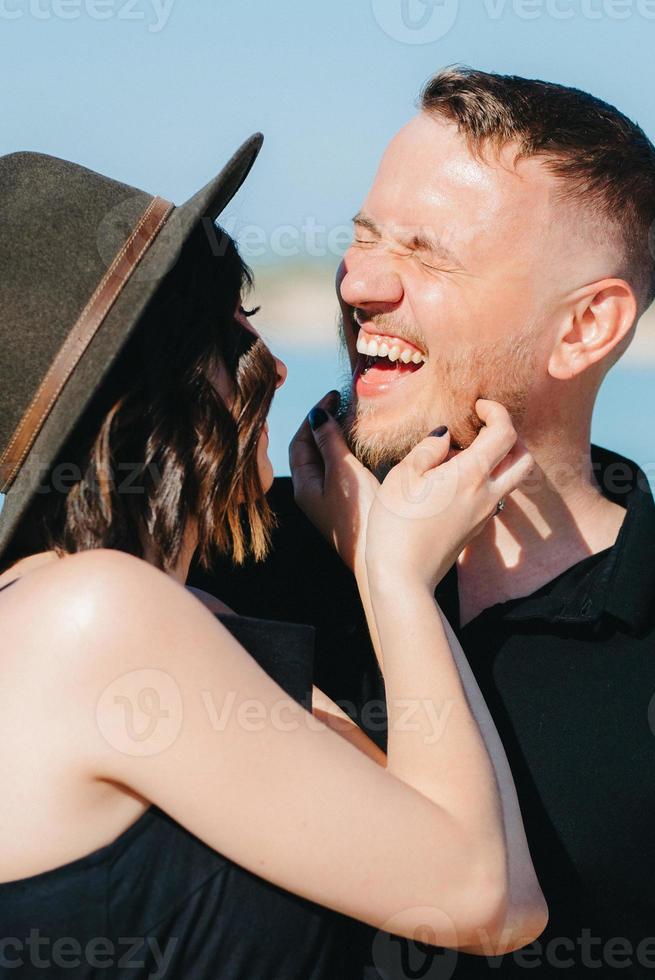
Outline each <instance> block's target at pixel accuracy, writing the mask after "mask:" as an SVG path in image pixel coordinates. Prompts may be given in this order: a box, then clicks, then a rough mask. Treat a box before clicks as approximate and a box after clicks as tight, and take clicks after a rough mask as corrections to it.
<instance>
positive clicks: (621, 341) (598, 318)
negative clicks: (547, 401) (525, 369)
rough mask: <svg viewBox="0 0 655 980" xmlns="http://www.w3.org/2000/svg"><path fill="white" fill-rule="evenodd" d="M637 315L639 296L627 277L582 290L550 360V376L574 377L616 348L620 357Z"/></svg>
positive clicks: (577, 296) (616, 355) (574, 301)
mask: <svg viewBox="0 0 655 980" xmlns="http://www.w3.org/2000/svg"><path fill="white" fill-rule="evenodd" d="M636 318H637V300H636V299H635V294H634V292H633V291H632V288H631V287H630V286H629V284H628V283H627V282H625V281H624V280H623V279H602V280H600V281H599V282H594V283H591V284H590V285H588V286H585V287H584V288H583V289H581V290H578V292H577V293H576V294H575V295H574V297H573V301H572V303H571V305H570V306H569V308H568V311H567V317H566V322H565V323H563V325H562V328H561V330H560V332H559V334H558V337H557V343H556V345H555V347H554V348H553V352H552V354H551V357H550V360H549V362H548V372H549V374H550V376H551V377H553V378H557V379H558V380H560V381H564V380H567V379H569V378H574V377H576V375H579V374H582V372H583V371H586V370H587V368H589V367H590V366H591V365H592V364H596V363H597V362H598V361H602V360H603V358H606V357H607V356H608V355H609V354H611V353H612V352H614V357H613V358H612V362H613V361H614V360H616V359H617V358H618V357H619V356H620V355H621V354H622V353H623V352H624V350H625V349H626V348H627V347H628V345H629V343H630V340H631V337H632V328H633V326H634V324H635V320H636Z"/></svg>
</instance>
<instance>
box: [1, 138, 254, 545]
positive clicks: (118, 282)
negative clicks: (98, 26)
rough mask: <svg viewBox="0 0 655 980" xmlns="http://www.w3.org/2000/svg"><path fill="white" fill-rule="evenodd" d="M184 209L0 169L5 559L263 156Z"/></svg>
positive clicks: (144, 196)
mask: <svg viewBox="0 0 655 980" xmlns="http://www.w3.org/2000/svg"><path fill="white" fill-rule="evenodd" d="M262 142H263V137H262V135H261V134H260V133H256V134H255V135H254V136H251V137H250V139H248V140H247V141H246V142H245V143H244V144H243V145H242V146H241V147H240V148H239V149H238V150H237V152H236V153H235V154H234V156H233V157H232V158H231V159H230V160H229V162H228V163H227V164H226V165H225V166H224V167H223V169H222V170H221V172H220V173H219V174H218V176H217V177H215V178H214V179H213V180H211V181H210V182H209V183H208V184H206V185H205V186H204V187H203V188H202V189H201V190H199V191H198V192H197V193H196V194H195V195H194V196H193V197H191V198H190V199H189V200H188V201H187V202H186V203H185V204H182V205H180V206H179V207H175V206H174V205H173V204H171V203H170V202H168V201H166V200H164V199H163V198H160V197H157V196H154V195H152V194H148V193H147V192H145V191H142V190H139V189H137V188H135V187H130V186H129V185H127V184H124V183H121V182H120V181H116V180H112V179H111V178H109V177H105V176H103V175H101V174H98V173H95V172H94V171H92V170H88V169H86V168H85V167H82V166H79V165H78V164H75V163H71V162H69V161H67V160H61V159H58V158H56V157H52V156H48V155H46V154H41V153H32V152H19V153H11V154H8V155H7V156H3V157H0V345H1V347H0V349H1V354H0V493H2V494H4V500H1V499H0V503H1V504H2V510H1V511H0V555H1V554H2V552H3V551H4V550H5V549H6V547H7V545H8V543H9V541H10V540H11V536H12V533H13V532H14V531H15V530H16V527H17V525H18V523H19V521H20V519H21V517H22V516H23V514H24V513H25V511H26V510H27V508H28V507H29V505H30V503H31V502H32V500H33V498H34V495H35V493H36V492H37V491H38V490H39V488H41V492H42V486H41V480H42V478H43V474H44V473H46V472H48V471H49V470H50V468H51V467H52V465H53V463H54V462H55V461H56V459H57V456H58V454H59V453H60V451H61V449H62V447H63V446H64V444H65V442H66V439H67V438H68V437H69V435H70V434H71V433H72V431H73V429H74V427H75V425H76V423H77V421H78V420H79V419H80V418H81V416H82V414H83V412H84V410H85V408H86V407H87V405H88V404H89V403H90V402H91V400H92V398H93V395H94V393H95V392H96V391H97V389H98V387H99V385H100V384H101V382H102V380H103V379H104V378H105V376H106V375H107V373H108V372H109V370H110V368H111V366H112V364H113V363H114V362H115V360H116V358H117V357H118V355H119V353H120V351H121V350H122V348H123V347H124V345H125V344H126V342H127V340H128V339H129V337H130V336H131V335H132V334H133V333H134V331H135V329H136V328H137V326H138V322H139V319H140V317H141V314H142V313H143V311H144V310H145V308H146V306H147V304H148V303H149V302H150V301H151V300H152V298H153V297H154V295H155V294H156V292H157V290H158V288H159V287H160V285H161V282H162V280H163V278H164V276H165V275H166V274H167V273H168V272H169V271H170V270H171V269H172V268H173V267H174V265H175V262H176V261H177V258H178V256H179V253H180V250H181V248H182V246H183V245H184V243H185V241H186V240H187V239H188V238H189V236H190V235H191V233H192V232H193V230H194V229H195V228H196V227H197V226H198V225H199V224H200V223H203V222H210V225H208V227H211V228H213V222H214V221H215V220H216V218H218V216H219V215H220V213H221V212H222V211H223V209H224V208H225V207H226V205H227V204H228V203H229V202H230V200H231V199H232V197H233V196H234V195H235V194H236V192H237V191H238V189H239V188H240V187H241V184H242V183H243V181H244V180H245V178H246V177H247V175H248V172H249V171H250V168H251V167H252V165H253V163H254V161H255V158H256V157H257V154H258V153H259V150H260V148H261V145H262Z"/></svg>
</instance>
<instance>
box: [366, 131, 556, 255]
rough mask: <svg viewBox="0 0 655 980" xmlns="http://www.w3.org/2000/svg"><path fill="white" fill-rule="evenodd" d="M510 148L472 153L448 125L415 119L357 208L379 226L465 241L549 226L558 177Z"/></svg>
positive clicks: (386, 157)
mask: <svg viewBox="0 0 655 980" xmlns="http://www.w3.org/2000/svg"><path fill="white" fill-rule="evenodd" d="M515 156H516V149H515V148H514V147H507V148H506V149H505V150H503V151H502V153H501V154H495V153H491V152H489V153H486V154H484V155H482V156H478V155H476V154H474V153H473V152H472V151H471V150H470V148H469V147H468V145H467V142H466V140H465V139H464V137H462V136H461V135H460V134H459V133H458V131H457V127H456V126H455V124H454V123H449V122H446V121H442V120H440V119H438V118H435V117H432V116H428V115H427V114H426V113H419V115H418V116H416V117H415V118H414V119H412V120H411V121H410V122H409V123H408V124H407V125H406V126H404V127H403V129H401V130H400V132H399V133H397V135H396V136H395V137H394V138H393V139H392V141H391V143H390V144H389V146H388V147H387V149H386V151H385V153H384V156H383V158H382V161H381V163H380V167H379V169H378V172H377V175H376V177H375V180H374V182H373V185H372V187H371V190H370V193H369V194H368V196H367V198H366V201H365V204H364V207H363V210H364V211H365V212H366V214H368V215H370V216H371V217H373V218H374V219H375V221H376V222H378V223H379V224H380V225H384V226H387V227H391V226H392V225H394V224H397V225H402V226H411V225H417V226H418V225H422V226H424V227H425V226H428V227H432V228H433V231H434V234H435V235H437V236H438V237H440V238H442V239H443V238H444V237H446V236H447V235H448V234H450V235H451V236H452V237H453V241H454V240H455V239H458V240H461V241H462V242H466V241H467V240H469V239H472V238H474V237H475V235H476V234H485V235H492V237H494V238H495V237H503V236H504V235H505V234H517V233H519V234H522V237H523V234H527V233H529V230H530V229H532V230H533V231H534V232H536V231H537V229H538V226H539V225H541V224H543V223H550V221H551V219H552V212H553V208H554V207H555V206H556V191H557V183H556V179H555V178H554V177H553V176H552V175H551V174H550V173H549V172H548V170H547V168H546V167H545V166H544V163H543V161H541V160H539V159H536V158H532V159H522V160H519V161H518V162H516V161H515Z"/></svg>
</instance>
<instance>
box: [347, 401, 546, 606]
mask: <svg viewBox="0 0 655 980" xmlns="http://www.w3.org/2000/svg"><path fill="white" fill-rule="evenodd" d="M476 411H477V413H478V415H479V417H480V418H481V419H482V421H483V422H484V423H485V424H484V427H483V428H482V429H481V431H480V433H479V434H478V436H477V438H476V439H475V441H474V442H473V443H472V444H471V445H470V446H469V447H468V448H467V449H465V450H463V451H461V452H459V453H457V455H454V456H452V458H450V459H447V457H448V453H449V449H450V435H449V433H448V431H447V430H446V431H445V433H444V434H443V435H442V436H436V435H431V436H428V438H427V439H424V440H423V441H422V442H420V443H419V444H418V445H417V446H416V447H415V448H414V449H413V450H412V451H411V452H410V453H409V454H408V455H407V456H406V457H405V459H404V460H403V461H402V462H401V463H399V464H398V465H397V466H395V467H394V468H393V469H392V470H391V471H390V472H389V474H388V475H387V477H386V479H385V480H384V482H383V483H382V485H381V487H380V489H379V491H378V493H377V494H376V497H375V502H374V504H373V506H372V507H371V509H370V514H369V524H368V531H367V545H366V568H367V573H368V580H369V583H371V584H372V583H373V582H376V583H386V585H387V587H391V588H392V589H393V586H394V582H395V583H397V582H398V580H399V576H402V578H403V579H404V580H405V581H406V580H408V579H409V580H411V581H413V582H417V581H418V582H420V583H422V584H424V585H426V586H427V587H428V588H430V589H431V590H434V589H435V588H436V586H437V584H438V582H439V581H440V580H441V579H442V578H443V576H444V575H445V573H446V572H447V571H448V569H449V568H450V567H451V566H452V565H453V563H454V562H455V561H456V560H457V556H458V555H459V553H460V552H461V551H462V549H463V548H464V547H465V546H466V545H467V544H468V542H469V541H471V539H472V538H474V537H475V536H476V534H478V533H479V532H480V531H481V530H482V528H483V527H484V525H485V524H486V523H487V521H488V520H489V518H491V517H493V516H494V514H495V513H496V508H497V505H498V502H499V501H500V500H501V499H502V498H503V497H505V496H506V495H507V494H509V493H511V492H512V491H513V490H515V489H516V487H517V486H518V485H519V484H520V483H521V482H522V481H523V480H525V479H526V477H527V476H528V473H529V472H530V470H531V468H532V466H533V459H532V456H531V455H530V453H529V452H528V451H527V449H525V447H524V446H523V445H522V443H520V442H519V441H518V437H517V434H516V430H515V429H514V426H513V425H512V421H511V419H510V416H509V413H508V412H507V409H505V408H504V407H503V406H502V405H500V404H498V403H497V402H492V401H487V400H486V399H479V400H478V401H477V402H476ZM437 431H438V430H437Z"/></svg>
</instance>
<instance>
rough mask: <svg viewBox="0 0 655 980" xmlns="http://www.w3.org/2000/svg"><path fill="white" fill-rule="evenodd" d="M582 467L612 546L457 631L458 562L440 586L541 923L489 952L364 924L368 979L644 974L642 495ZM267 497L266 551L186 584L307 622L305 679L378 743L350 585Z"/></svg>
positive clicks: (651, 843)
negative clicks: (516, 947) (611, 511)
mask: <svg viewBox="0 0 655 980" xmlns="http://www.w3.org/2000/svg"><path fill="white" fill-rule="evenodd" d="M592 460H593V463H594V469H595V472H596V479H597V480H598V482H599V484H600V486H601V488H602V490H603V492H604V493H605V494H606V496H607V497H608V498H610V499H612V500H613V501H614V502H616V503H618V504H620V505H621V506H623V507H625V508H626V516H625V519H624V522H623V525H622V527H621V530H620V532H619V535H618V538H617V541H616V543H615V544H614V545H613V546H612V547H611V548H608V549H606V550H604V551H602V552H600V553H598V554H596V555H591V556H589V557H587V558H585V559H584V560H582V561H580V562H578V563H577V564H575V565H574V566H572V567H571V568H569V569H568V570H566V571H565V572H563V573H562V574H561V575H559V576H557V577H556V578H555V579H553V580H552V581H551V582H549V583H548V584H546V585H545V586H543V587H542V588H540V589H538V590H537V591H536V592H534V593H533V594H531V595H529V596H525V597H523V598H519V599H513V600H510V601H508V602H503V603H499V604H497V605H494V606H492V607H490V608H488V609H486V610H484V611H483V612H482V613H481V614H480V615H478V616H477V617H476V618H475V619H474V620H472V621H471V622H470V623H468V624H467V625H466V626H465V627H463V628H460V624H459V598H458V592H457V570H456V568H455V567H453V568H452V569H451V571H450V572H449V573H448V575H447V576H446V578H445V579H444V580H443V582H442V583H441V584H440V586H439V588H438V590H437V598H438V599H439V602H440V604H441V606H442V608H443V610H444V612H445V613H446V615H447V616H448V618H449V620H450V622H451V624H452V625H453V627H454V629H455V632H456V633H457V635H458V637H459V639H460V641H461V643H462V647H463V649H464V651H465V653H466V655H467V657H468V659H469V662H470V663H471V666H472V668H473V671H474V673H475V676H476V679H477V681H478V684H479V685H480V688H481V690H482V693H483V695H484V697H485V699H486V701H487V704H488V706H489V709H490V711H491V713H492V715H493V717H494V721H495V723H496V726H497V728H498V731H499V733H500V736H501V738H502V740H503V744H504V746H505V749H506V752H507V755H508V758H509V762H510V765H511V768H512V772H513V774H514V778H515V782H516V787H517V791H518V796H519V801H520V804H521V809H522V813H523V819H524V823H525V827H526V832H527V837H528V842H529V845H530V850H531V853H532V856H533V859H534V864H535V868H536V870H537V874H538V876H539V880H540V883H541V885H542V888H543V890H544V894H545V896H546V899H547V901H548V905H549V909H550V922H549V924H548V927H547V929H546V931H545V932H544V934H543V935H542V936H541V937H540V939H539V940H538V941H536V942H535V943H533V944H532V945H531V946H529V947H528V948H527V949H525V950H523V951H520V952H516V953H512V954H509V955H507V956H505V957H502V958H501V957H490V958H488V959H487V958H485V957H482V958H480V957H471V956H466V955H459V956H458V955H457V954H453V953H450V954H448V953H441V952H439V951H436V950H433V949H432V948H429V947H422V946H420V944H406V943H400V942H394V941H392V940H391V938H389V939H388V941H386V942H385V941H384V937H381V936H380V935H379V934H378V935H377V936H376V934H375V933H374V932H371V933H370V942H369V943H368V947H369V950H370V951H371V956H370V959H372V960H373V961H374V962H375V963H377V967H378V970H377V971H376V970H375V968H374V967H372V966H369V967H368V968H364V967H363V973H362V976H363V977H365V978H366V980H369V978H377V977H378V976H384V975H386V974H388V975H396V974H397V975H398V976H399V977H406V976H415V977H426V978H427V977H432V976H439V977H440V978H444V977H451V976H453V977H456V978H458V977H478V976H498V975H501V976H525V974H526V970H529V971H531V972H532V973H533V974H534V975H537V976H549V975H552V976H553V977H555V976H557V977H561V976H562V975H563V972H564V973H566V972H567V971H568V975H569V976H574V977H578V976H579V975H587V974H588V975H594V976H601V977H603V976H606V975H608V974H614V973H616V974H618V975H621V976H623V977H626V978H627V977H630V978H632V977H640V976H646V975H647V974H650V973H652V971H653V970H654V969H655V834H654V832H653V818H654V815H655V504H654V502H653V497H652V494H651V492H650V489H649V487H648V481H647V479H646V477H645V475H644V473H643V472H642V471H641V470H640V469H639V468H638V467H637V466H636V465H635V464H634V463H632V462H630V461H628V460H626V459H624V458H623V457H621V456H617V455H616V454H614V453H610V452H608V451H606V450H603V449H600V448H598V447H592ZM272 502H273V504H274V507H275V508H276V510H277V511H278V513H279V515H280V527H279V529H278V531H277V532H276V539H275V550H274V553H273V554H272V555H271V557H270V558H269V559H268V561H267V562H266V563H264V564H261V565H259V566H250V567H247V568H244V569H242V570H239V571H237V572H235V570H231V569H228V568H227V566H225V567H221V566H220V564H219V565H218V566H217V567H216V569H215V570H214V573H215V574H214V575H213V576H198V577H197V579H196V580H195V582H194V584H199V585H202V586H204V587H205V588H207V589H208V590H209V591H215V592H216V594H217V595H219V596H220V597H221V598H223V599H224V600H225V601H226V602H228V603H230V604H232V605H234V607H235V608H236V609H237V610H238V611H239V612H247V613H249V614H255V615H264V616H267V617H271V618H286V619H295V620H297V621H301V622H306V623H311V624H313V625H315V626H316V628H317V630H318V644H317V662H316V671H315V679H316V683H317V684H318V685H319V686H321V687H323V689H324V690H325V691H326V693H328V694H329V695H330V696H331V697H332V698H334V700H336V701H338V702H339V703H341V704H342V705H343V706H344V707H346V708H347V709H349V710H351V712H352V713H354V715H355V716H356V717H357V718H358V719H359V721H360V723H361V724H362V726H363V727H364V728H365V729H366V730H367V731H368V732H369V734H371V736H372V737H373V738H374V739H375V740H376V741H377V742H378V744H381V745H384V741H385V721H384V718H385V715H384V707H383V700H384V684H383V681H382V678H381V676H380V672H379V670H378V668H377V664H376V662H375V658H374V654H373V651H372V649H371V646H370V642H369V641H368V636H367V633H366V628H365V623H364V619H363V613H362V611H361V606H360V604H359V601H358V598H357V595H356V590H355V586H354V580H353V577H352V576H351V575H350V573H348V572H347V570H345V569H344V568H343V566H341V564H340V562H339V560H338V559H337V558H336V557H335V556H334V555H333V554H332V553H331V552H330V551H329V549H327V546H324V545H323V542H322V540H321V539H320V537H319V536H318V534H317V533H316V532H315V531H314V530H313V528H311V526H310V525H309V524H308V522H307V521H306V520H305V518H304V517H303V516H302V515H300V514H299V513H298V512H297V510H296V509H295V507H294V505H293V502H292V498H291V488H290V484H289V481H288V480H281V481H277V483H276V486H275V488H274V492H273V494H272ZM353 955H355V953H354V952H353ZM394 970H395V973H394Z"/></svg>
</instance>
